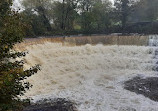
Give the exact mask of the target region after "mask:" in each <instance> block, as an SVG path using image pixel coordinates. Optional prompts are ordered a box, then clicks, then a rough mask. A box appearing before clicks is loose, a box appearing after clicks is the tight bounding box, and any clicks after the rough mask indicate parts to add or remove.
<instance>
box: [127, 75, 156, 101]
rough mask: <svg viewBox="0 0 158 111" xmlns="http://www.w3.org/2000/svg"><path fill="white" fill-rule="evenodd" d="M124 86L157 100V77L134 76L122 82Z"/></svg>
mask: <svg viewBox="0 0 158 111" xmlns="http://www.w3.org/2000/svg"><path fill="white" fill-rule="evenodd" d="M124 88H125V89H126V90H129V91H132V92H135V93H137V94H142V95H144V96H145V97H148V98H150V99H151V100H154V101H158V77H147V78H143V77H139V76H138V77H134V78H132V79H130V80H128V81H126V82H124Z"/></svg>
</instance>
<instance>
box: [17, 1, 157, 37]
mask: <svg viewBox="0 0 158 111" xmlns="http://www.w3.org/2000/svg"><path fill="white" fill-rule="evenodd" d="M21 4H22V6H23V7H24V10H23V11H22V12H20V13H21V15H23V17H24V19H23V21H25V22H27V24H28V25H29V28H28V29H27V35H28V36H31V37H33V36H39V35H74V34H110V33H124V34H128V33H139V34H155V33H158V0H114V4H112V3H111V2H110V1H109V0H60V1H55V0H23V1H22V2H21Z"/></svg>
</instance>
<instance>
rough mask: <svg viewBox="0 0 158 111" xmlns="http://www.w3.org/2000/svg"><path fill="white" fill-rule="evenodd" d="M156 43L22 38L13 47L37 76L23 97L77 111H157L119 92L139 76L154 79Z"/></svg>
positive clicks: (135, 96) (153, 105)
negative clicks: (58, 101) (60, 101)
mask: <svg viewBox="0 0 158 111" xmlns="http://www.w3.org/2000/svg"><path fill="white" fill-rule="evenodd" d="M157 38H158V37H157V36H156V35H151V36H85V37H59V38H37V39H26V40H25V41H24V42H23V43H21V44H18V45H17V46H18V47H19V48H26V49H27V50H28V52H29V54H27V55H26V57H25V58H24V59H25V61H26V64H25V65H26V66H25V67H26V69H28V68H29V67H30V66H34V65H35V64H40V65H41V71H39V72H38V73H37V74H35V75H33V76H31V77H29V78H28V79H27V80H26V81H27V82H30V83H31V84H32V85H33V87H32V88H31V89H30V90H29V91H28V92H26V93H25V96H27V97H31V98H33V102H37V101H38V100H42V99H51V98H68V99H69V100H72V101H75V102H76V103H77V109H78V110H79V111H157V109H158V102H155V101H152V100H150V99H148V98H146V97H145V96H142V95H138V94H136V93H133V92H131V91H128V90H125V89H124V87H123V82H125V81H127V80H129V79H130V78H133V77H136V76H139V75H140V76H142V77H149V76H152V77H153V76H157V72H156V69H157V66H156V64H157V62H158V56H157V55H158V51H157V46H158V45H157V42H156V41H157V40H158V39H157ZM85 44H86V45H85ZM95 44H97V45H95ZM119 45H120V46H119ZM26 46H27V47H26ZM144 101H145V102H144Z"/></svg>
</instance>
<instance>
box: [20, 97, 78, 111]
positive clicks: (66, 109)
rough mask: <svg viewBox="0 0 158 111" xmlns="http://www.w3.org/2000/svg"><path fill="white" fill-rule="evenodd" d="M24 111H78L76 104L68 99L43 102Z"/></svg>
mask: <svg viewBox="0 0 158 111" xmlns="http://www.w3.org/2000/svg"><path fill="white" fill-rule="evenodd" d="M23 111H77V108H76V104H75V103H74V102H71V101H69V100H66V99H62V98H58V99H54V100H42V101H39V102H37V103H36V104H34V105H30V106H28V107H26V108H25V109H24V110H23Z"/></svg>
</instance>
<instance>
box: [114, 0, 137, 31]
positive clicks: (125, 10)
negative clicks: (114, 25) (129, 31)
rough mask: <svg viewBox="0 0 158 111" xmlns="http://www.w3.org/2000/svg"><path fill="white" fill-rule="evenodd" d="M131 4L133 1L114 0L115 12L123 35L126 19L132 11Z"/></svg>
mask: <svg viewBox="0 0 158 111" xmlns="http://www.w3.org/2000/svg"><path fill="white" fill-rule="evenodd" d="M133 2H134V0H115V1H114V5H115V11H116V13H117V14H118V17H119V18H120V20H121V24H122V31H123V33H124V32H125V30H126V25H127V21H128V17H129V15H130V13H131V11H132V9H131V8H132V5H133Z"/></svg>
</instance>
